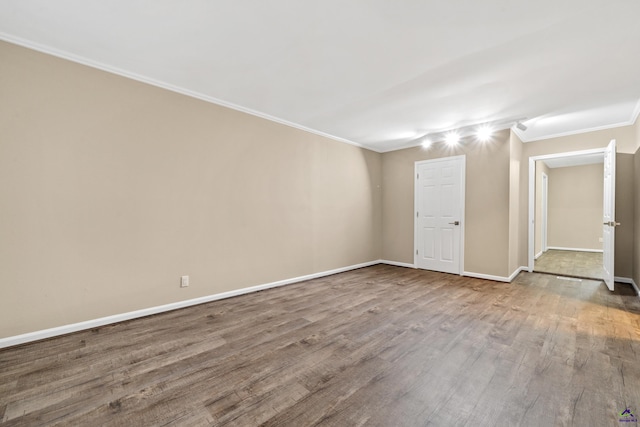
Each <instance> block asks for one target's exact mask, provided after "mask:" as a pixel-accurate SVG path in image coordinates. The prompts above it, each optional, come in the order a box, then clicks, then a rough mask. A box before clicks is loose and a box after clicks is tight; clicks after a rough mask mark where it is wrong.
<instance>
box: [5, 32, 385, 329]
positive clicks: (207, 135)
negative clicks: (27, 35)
mask: <svg viewBox="0 0 640 427" xmlns="http://www.w3.org/2000/svg"><path fill="white" fill-rule="evenodd" d="M0 64H1V67H2V79H0V93H1V94H2V102H0V130H1V131H0V133H1V137H0V215H1V218H2V220H1V221H0V263H1V264H0V284H1V286H0V337H7V336H12V335H17V334H21V333H26V332H31V331H36V330H40V329H45V328H51V327H55V326H60V325H65V324H70V323H74V322H80V321H84V320H89V319H95V318H99V317H103V316H108V315H113V314H118V313H124V312H128V311H132V310H137V309H143V308H147V307H153V306H158V305H162V304H166V303H171V302H176V301H182V300H187V299H191V298H196V297H200V296H205V295H211V294H216V293H220V292H224V291H230V290H234V289H239V288H244V287H248V286H252V285H258V284H263V283H268V282H272V281H277V280H281V279H287V278H292V277H297V276H301V275H306V274H310V273H314V272H320V271H326V270H330V269H335V268H339V267H344V266H349V265H353V264H358V263H363V262H367V261H373V260H377V259H379V258H380V256H381V212H382V208H381V188H380V184H381V167H382V165H381V155H380V154H378V153H374V152H371V151H368V150H364V149H360V148H357V147H353V146H350V145H347V144H344V143H340V142H336V141H333V140H329V139H326V138H323V137H320V136H316V135H312V134H309V133H306V132H303V131H300V130H297V129H293V128H290V127H287V126H283V125H280V124H277V123H274V122H270V121H267V120H263V119H260V118H257V117H254V116H250V115H247V114H244V113H240V112H237V111H233V110H229V109H226V108H222V107H219V106H216V105H212V104H208V103H205V102H202V101H199V100H196V99H193V98H189V97H186V96H183V95H179V94H176V93H172V92H169V91H166V90H162V89H159V88H155V87H152V86H149V85H146V84H142V83H138V82H135V81H132V80H128V79H125V78H121V77H118V76H115V75H111V74H108V73H105V72H102V71H98V70H95V69H91V68H88V67H84V66H81V65H78V64H74V63H71V62H68V61H64V60H61V59H57V58H54V57H51V56H47V55H43V54H40V53H37V52H34V51H30V50H27V49H24V48H20V47H16V46H14V45H10V44H6V43H0ZM181 275H189V276H190V278H191V286H190V287H189V288H184V289H181V288H179V277H180V276H181Z"/></svg>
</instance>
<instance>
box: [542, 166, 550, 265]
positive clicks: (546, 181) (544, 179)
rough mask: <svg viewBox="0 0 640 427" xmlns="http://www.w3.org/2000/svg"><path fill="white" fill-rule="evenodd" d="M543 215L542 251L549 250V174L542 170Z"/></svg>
mask: <svg viewBox="0 0 640 427" xmlns="http://www.w3.org/2000/svg"><path fill="white" fill-rule="evenodd" d="M541 202H542V215H541V218H540V219H541V221H542V224H540V251H541V252H542V253H545V252H546V251H547V230H548V225H549V223H548V218H549V217H548V215H547V214H548V212H549V176H548V175H547V174H546V173H544V172H542V198H541Z"/></svg>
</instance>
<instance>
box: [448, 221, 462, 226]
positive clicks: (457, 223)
mask: <svg viewBox="0 0 640 427" xmlns="http://www.w3.org/2000/svg"><path fill="white" fill-rule="evenodd" d="M449 224H451V225H460V221H453V222H450V223H449Z"/></svg>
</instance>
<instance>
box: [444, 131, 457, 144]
mask: <svg viewBox="0 0 640 427" xmlns="http://www.w3.org/2000/svg"><path fill="white" fill-rule="evenodd" d="M445 142H446V143H447V145H448V146H449V147H453V146H455V145H456V144H458V142H460V134H458V132H455V131H453V132H449V133H448V134H447V136H446V137H445Z"/></svg>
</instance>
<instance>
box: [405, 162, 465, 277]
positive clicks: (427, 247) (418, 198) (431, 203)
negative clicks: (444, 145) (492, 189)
mask: <svg viewBox="0 0 640 427" xmlns="http://www.w3.org/2000/svg"><path fill="white" fill-rule="evenodd" d="M465 164H466V158H465V156H454V157H445V158H441V159H434V160H425V161H420V162H416V166H415V178H416V181H415V182H416V185H415V217H414V218H415V236H414V242H415V245H414V246H415V247H414V264H415V266H416V267H417V268H422V269H426V270H434V271H441V272H445V273H454V274H462V272H463V270H464V268H463V262H464V245H463V239H464V188H465Z"/></svg>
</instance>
